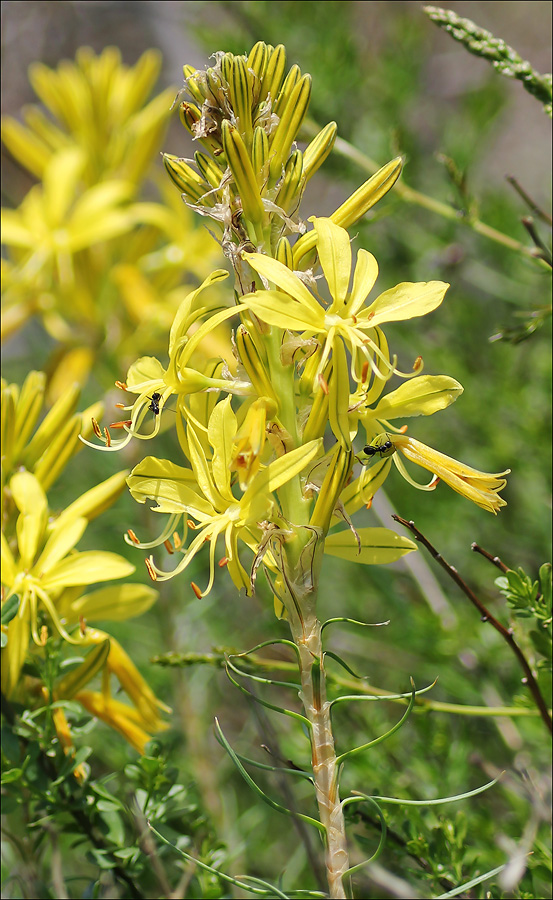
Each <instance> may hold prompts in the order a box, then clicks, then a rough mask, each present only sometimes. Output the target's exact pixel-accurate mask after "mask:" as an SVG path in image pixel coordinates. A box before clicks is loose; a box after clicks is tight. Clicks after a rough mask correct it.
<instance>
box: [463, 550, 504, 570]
mask: <svg viewBox="0 0 553 900" xmlns="http://www.w3.org/2000/svg"><path fill="white" fill-rule="evenodd" d="M470 549H471V550H474V552H475V553H480V554H481V555H482V556H484V557H485V558H486V559H489V561H490V562H491V563H493V565H494V566H497V568H498V569H499V571H500V572H503V573H505V572H508V571H509V566H506V565H505V563H504V562H502V561H501V560H500V558H499V556H492V555H491V553H488V551H487V550H484V548H483V547H481V546H480V544H471V545H470Z"/></svg>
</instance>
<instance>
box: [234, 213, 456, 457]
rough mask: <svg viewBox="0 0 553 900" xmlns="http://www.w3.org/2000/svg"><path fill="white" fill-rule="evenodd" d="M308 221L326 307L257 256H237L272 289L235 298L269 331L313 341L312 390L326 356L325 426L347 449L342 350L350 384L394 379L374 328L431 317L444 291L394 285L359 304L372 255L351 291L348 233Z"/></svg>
mask: <svg viewBox="0 0 553 900" xmlns="http://www.w3.org/2000/svg"><path fill="white" fill-rule="evenodd" d="M312 221H313V223H314V230H315V232H316V235H317V250H318V254H319V260H320V263H321V266H322V269H323V272H324V275H325V278H326V282H327V284H328V289H329V293H330V296H331V302H330V305H329V306H326V305H325V304H324V302H323V301H322V300H321V299H320V298H319V297H317V296H314V295H313V293H311V292H310V291H309V290H308V289H307V287H306V286H305V284H304V283H303V281H302V280H301V279H300V278H299V277H298V276H297V275H296V274H295V273H294V272H292V271H291V270H290V269H289V268H288V267H287V266H285V265H283V264H282V263H280V262H278V261H277V260H275V259H271V258H270V257H268V256H263V255H262V254H260V253H244V254H243V255H244V258H245V259H246V260H247V261H248V263H249V264H250V266H251V267H252V268H253V269H255V271H256V272H257V273H258V274H259V275H260V276H261V277H262V278H263V279H264V280H265V281H266V282H268V283H272V284H275V285H276V287H277V289H276V290H274V289H269V290H260V291H256V292H255V293H252V294H246V295H245V296H244V297H242V298H241V300H242V303H244V304H245V305H246V306H248V307H249V309H251V310H252V312H254V313H255V315H256V316H259V318H260V319H262V320H263V321H264V322H267V323H268V324H269V325H274V326H277V327H278V328H282V329H290V330H291V331H299V332H302V333H304V334H307V335H313V336H315V337H316V338H317V340H319V342H320V350H319V352H318V355H317V359H316V368H314V372H313V389H315V388H316V387H317V385H318V380H319V379H320V377H321V375H322V372H323V370H324V369H325V367H326V365H327V362H328V360H329V358H331V357H332V364H333V376H332V378H331V379H330V382H329V385H328V388H329V415H330V422H331V426H332V429H333V431H334V434H335V435H336V437H337V438H338V440H339V441H340V442H341V443H342V445H343V446H344V447H345V448H347V447H349V446H351V440H350V435H349V420H348V409H349V375H348V363H347V359H346V352H345V349H346V348H347V349H348V350H349V351H350V354H351V363H350V366H349V369H350V372H351V376H352V378H353V379H354V380H355V381H356V382H358V383H359V382H361V381H362V380H363V368H364V365H365V366H368V367H369V368H370V369H371V370H372V372H373V374H374V377H375V379H377V380H379V381H380V382H381V383H382V384H384V381H385V380H386V379H387V378H389V377H390V376H391V375H392V374H393V373H394V372H396V373H397V368H396V360H395V359H394V360H393V361H392V362H390V361H389V359H388V355H387V348H386V347H384V348H383V347H382V339H381V336H380V334H379V332H378V331H377V329H378V327H379V326H380V325H381V324H383V323H384V322H395V321H399V320H403V319H411V318H413V317H414V316H422V315H425V314H426V313H428V312H431V311H432V310H433V309H435V308H436V307H437V306H439V304H440V303H441V302H442V299H443V296H444V294H445V292H446V290H447V288H448V285H447V284H444V283H443V282H441V281H430V282H420V283H415V284H410V283H403V284H399V285H397V286H396V287H395V288H391V289H390V290H388V291H385V292H384V293H383V294H380V296H378V297H377V298H376V299H375V300H373V302H372V303H371V304H370V305H368V306H365V305H364V303H365V300H366V297H367V295H368V294H369V292H370V291H371V290H372V288H373V286H374V283H375V281H376V277H377V274H378V265H377V262H376V260H375V258H374V256H373V255H372V254H371V253H368V251H366V250H359V252H358V255H357V265H356V267H355V270H354V272H353V283H352V286H351V289H350V279H351V275H352V259H351V248H350V240H349V235H348V233H347V232H346V231H345V230H344V229H343V228H340V227H339V226H338V225H335V224H334V222H332V221H331V220H330V219H317V218H313V219H312ZM398 374H400V373H398ZM412 374H414V373H412Z"/></svg>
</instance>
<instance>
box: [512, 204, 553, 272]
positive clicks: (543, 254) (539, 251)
mask: <svg viewBox="0 0 553 900" xmlns="http://www.w3.org/2000/svg"><path fill="white" fill-rule="evenodd" d="M520 221H521V222H522V224H523V225H524V227H525V228H526V231H527V232H528V234H529V235H530V237H531V238H532V240H533V242H534V244H535V245H536V250H535V251H534V253H535V255H536V257H538V258H539V259H543V260H544V261H545V262H546V263H547V265H548V266H552V267H553V258H552V256H551V250H550V249H549V247H548V246H547V244H544V242H543V241H542V239H541V237H540V236H539V234H538V232H537V231H536V226H535V225H534V220H533V218H532V216H523V217H522V219H521V220H520Z"/></svg>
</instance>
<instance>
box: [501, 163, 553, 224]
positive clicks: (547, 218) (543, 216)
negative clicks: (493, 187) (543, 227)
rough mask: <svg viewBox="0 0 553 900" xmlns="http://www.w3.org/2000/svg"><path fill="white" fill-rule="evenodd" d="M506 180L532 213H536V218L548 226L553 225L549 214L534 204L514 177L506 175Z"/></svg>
mask: <svg viewBox="0 0 553 900" xmlns="http://www.w3.org/2000/svg"><path fill="white" fill-rule="evenodd" d="M505 178H506V180H507V181H508V183H509V184H510V185H511V187H513V188H514V189H515V191H516V192H517V194H518V195H519V197H522V199H523V200H524V202H525V203H526V205H527V206H528V208H529V210H530V212H532V213H534V215H535V216H538V218H539V219H541V220H542V222H545V223H546V224H547V225H553V220H552V219H551V216H550V215H549V213H546V212H545V211H544V210H543V209H541V208H540V207H539V206H538V205H537V203H535V202H534V200H532V198H531V197H530V196H529V194H527V193H526V191H525V190H524V188H523V187H522V186H521V185H520V184H519V183H518V181H517V180H516V178H514V176H513V175H506V176H505Z"/></svg>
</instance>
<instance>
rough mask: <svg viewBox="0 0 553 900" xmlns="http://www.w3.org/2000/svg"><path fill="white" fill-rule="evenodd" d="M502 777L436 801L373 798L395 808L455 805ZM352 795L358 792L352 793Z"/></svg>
mask: <svg viewBox="0 0 553 900" xmlns="http://www.w3.org/2000/svg"><path fill="white" fill-rule="evenodd" d="M502 774H503V773H502ZM500 777H501V776H499V777H498V778H494V780H493V781H488V783H487V784H483V785H482V787H479V788H475V789H474V790H473V791H467V792H466V793H464V794H455V796H454V797H438V798H437V799H436V800H401V799H398V798H397V797H376V796H375V797H373V799H374V800H379V801H380V802H381V803H393V804H394V805H395V806H437V805H438V804H439V803H453V802H454V801H456V800H466V799H467V798H468V797H476V795H477V794H482V793H483V792H484V791H487V790H489V788H491V787H493V786H494V784H497V782H498V781H499V778H500ZM352 793H357V792H356V791H352ZM452 896H453V895H452Z"/></svg>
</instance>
